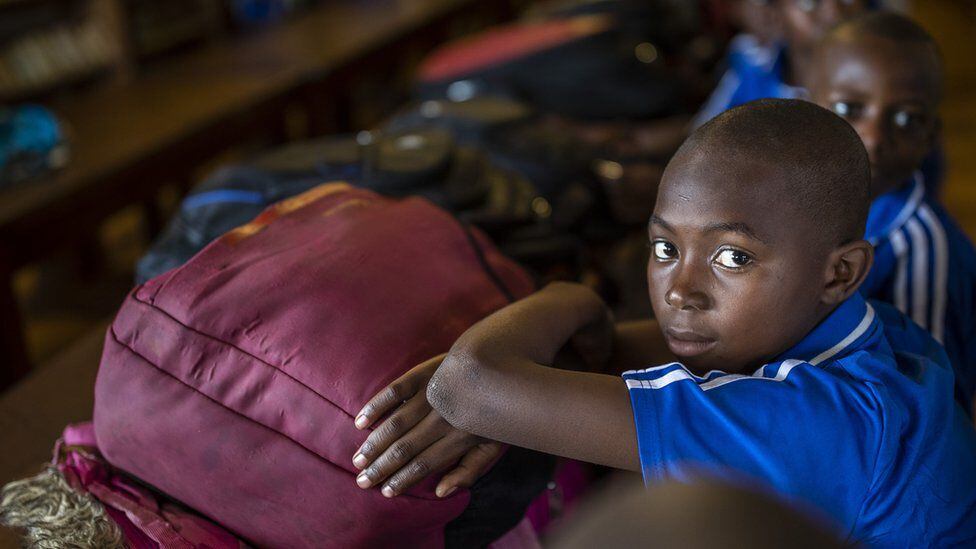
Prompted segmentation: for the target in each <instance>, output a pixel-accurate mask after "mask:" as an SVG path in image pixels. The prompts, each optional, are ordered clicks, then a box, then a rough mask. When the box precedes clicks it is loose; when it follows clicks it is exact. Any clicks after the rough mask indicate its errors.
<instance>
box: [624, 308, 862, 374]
mask: <svg viewBox="0 0 976 549" xmlns="http://www.w3.org/2000/svg"><path fill="white" fill-rule="evenodd" d="M865 306H866V310H865V312H864V316H863V317H862V318H861V322H859V323H858V325H857V326H856V327H855V328H854V329H853V330H851V332H850V333H849V334H847V336H846V337H844V339H842V340H840V341H839V342H837V344H836V345H834V346H833V347H831V348H830V349H827V350H826V351H824V352H822V353H820V354H819V355H817V356H815V357H814V358H812V359H810V360H809V361H806V362H804V361H802V360H797V359H793V358H791V359H786V360H784V361H782V362H781V363H780V366H779V369H778V370H777V371H776V376H775V377H766V366H768V364H764V365H763V366H762V367H761V368H759V369H757V370H756V371H755V372H754V373H753V374H752V375H751V376H746V375H742V374H726V375H723V376H721V377H718V378H716V379H713V380H711V381H706V382H705V383H701V384H697V385H698V387H699V388H701V390H703V391H708V390H710V389H715V388H717V387H721V386H722V385H725V384H728V383H732V382H733V381H739V380H741V379H765V380H767V381H783V380H785V379H786V377H787V376H788V375H789V373H790V372H791V371H793V369H794V368H796V367H797V366H799V365H800V364H804V363H807V364H811V365H814V366H816V365H818V364H820V363H821V362H823V361H825V360H828V359H830V358H832V357H834V356H835V355H837V353H839V352H841V351H843V350H844V349H845V348H847V347H848V346H849V345H850V344H851V343H854V342H855V341H856V340H857V339H858V338H859V337H861V336H862V335H864V333H865V332H866V331H867V330H868V328H869V327H870V326H871V322H872V321H873V320H874V308H873V307H871V305H870V304H865ZM675 365H676V366H680V367H681V368H680V369H678V370H673V371H671V372H668V373H667V374H665V375H663V376H661V377H659V378H656V379H627V380H625V381H626V383H627V388H628V389H660V388H662V387H667V386H668V385H670V384H672V383H674V382H675V381H682V380H685V379H690V380H692V381H695V380H696V379H697V380H702V379H703V378H701V377H699V376H696V375H694V374H692V373H691V372H689V371H687V370H686V369H685V368H684V366H683V365H682V364H681V363H678V362H672V363H670V364H665V365H663V366H655V367H653V368H647V369H645V370H632V371H630V372H626V373H625V374H624V375H626V374H636V373H643V372H650V371H655V370H661V369H663V368H668V367H670V366H675ZM715 371H716V370H713V371H712V372H709V374H711V373H713V372H715Z"/></svg>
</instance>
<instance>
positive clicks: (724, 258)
mask: <svg viewBox="0 0 976 549" xmlns="http://www.w3.org/2000/svg"><path fill="white" fill-rule="evenodd" d="M715 262H716V263H718V264H719V265H721V266H723V267H725V268H726V269H740V268H742V267H745V266H746V265H748V264H750V263H752V257H751V256H750V255H749V254H747V253H745V252H743V251H739V250H734V249H732V248H725V249H724V250H720V251H719V252H718V255H716V256H715Z"/></svg>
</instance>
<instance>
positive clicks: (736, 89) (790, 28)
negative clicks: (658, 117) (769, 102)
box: [692, 0, 865, 127]
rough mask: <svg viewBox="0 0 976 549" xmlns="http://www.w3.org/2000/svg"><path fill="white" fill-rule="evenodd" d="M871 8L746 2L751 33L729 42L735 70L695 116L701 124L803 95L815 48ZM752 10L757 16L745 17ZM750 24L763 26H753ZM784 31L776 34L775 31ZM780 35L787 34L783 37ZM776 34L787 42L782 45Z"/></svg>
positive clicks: (742, 7) (741, 8)
mask: <svg viewBox="0 0 976 549" xmlns="http://www.w3.org/2000/svg"><path fill="white" fill-rule="evenodd" d="M864 9H865V2H862V1H860V0H821V1H818V0H740V1H739V2H737V12H738V14H739V19H742V20H744V22H745V23H746V25H745V26H746V27H747V28H746V29H745V30H746V32H745V33H743V34H740V35H739V36H737V37H736V38H735V39H733V40H732V43H731V44H730V45H729V54H728V63H729V68H728V69H727V70H726V73H725V75H723V76H722V80H721V81H720V82H719V85H718V86H717V87H716V88H715V91H714V92H712V95H711V97H709V98H708V101H706V102H705V105H704V106H703V107H702V108H701V109H700V110H699V112H698V114H697V115H696V116H695V119H694V120H693V122H692V123H693V125H694V126H695V127H697V126H700V125H702V124H704V123H705V122H708V121H709V120H711V119H712V118H714V117H715V116H716V115H718V114H719V113H721V112H723V111H725V110H727V109H730V108H732V107H735V106H737V105H742V104H743V103H747V102H749V101H753V100H756V99H762V98H766V97H778V98H783V99H787V98H799V97H803V96H804V95H805V94H806V90H804V89H803V88H802V87H801V85H800V83H801V81H803V80H804V78H803V75H805V74H806V70H807V67H808V66H809V65H810V59H811V57H812V54H813V51H814V47H815V45H816V44H817V42H818V41H819V40H820V39H821V37H823V35H824V34H825V33H826V32H827V31H828V30H829V29H830V28H831V27H832V26H834V25H836V24H837V23H838V22H840V21H843V20H844V19H847V18H850V17H853V16H855V15H857V14H859V13H861V12H862V11H863V10H864ZM746 11H751V12H752V15H753V17H744V16H743V15H744V14H743V12H746ZM750 23H752V24H754V25H757V26H758V27H759V28H748V27H749V26H750V25H749V24H750ZM774 28H776V29H779V30H780V31H781V32H773V31H772V30H771V29H774ZM777 34H782V36H781V37H777V36H776V35H777ZM776 38H779V39H781V40H782V43H777V40H776Z"/></svg>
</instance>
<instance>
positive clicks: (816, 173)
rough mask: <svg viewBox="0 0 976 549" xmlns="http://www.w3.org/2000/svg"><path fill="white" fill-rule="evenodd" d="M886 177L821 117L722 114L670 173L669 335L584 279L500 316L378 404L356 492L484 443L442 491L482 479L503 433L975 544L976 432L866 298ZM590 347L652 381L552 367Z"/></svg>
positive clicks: (855, 531) (775, 111) (662, 262)
mask: <svg viewBox="0 0 976 549" xmlns="http://www.w3.org/2000/svg"><path fill="white" fill-rule="evenodd" d="M798 129H800V130H801V131H797V130H798ZM869 184H870V167H869V164H868V159H867V155H866V153H865V151H864V147H863V145H861V142H860V140H859V139H858V137H857V134H856V133H855V132H854V131H853V130H852V129H851V128H850V126H849V125H848V124H846V123H844V121H843V120H842V119H840V118H839V117H837V116H835V115H833V114H831V113H830V112H829V111H827V110H825V109H822V108H821V107H818V106H816V105H814V104H812V103H807V102H803V101H795V100H765V101H758V102H755V103H750V104H747V105H745V106H742V107H738V108H735V109H732V110H730V111H728V112H726V113H724V114H722V115H720V116H718V117H716V118H715V119H714V120H713V121H711V122H709V123H707V124H706V125H704V126H703V127H702V128H700V129H699V130H697V131H696V132H695V133H694V134H693V135H692V136H691V137H690V138H689V139H688V140H687V141H686V142H685V143H684V145H682V147H681V149H679V151H678V153H677V154H676V155H675V157H674V158H673V159H672V161H671V162H670V163H669V165H668V167H667V169H666V171H665V174H664V177H663V180H662V183H661V187H660V191H659V194H658V200H657V204H656V206H655V209H654V214H653V215H652V217H651V222H650V224H649V229H648V230H649V238H650V243H651V247H652V254H651V259H650V261H649V262H648V268H647V276H648V283H649V294H650V298H651V303H652V306H653V308H654V313H655V316H656V319H657V322H659V330H658V331H654V330H652V329H651V328H650V326H649V324H650V323H647V322H645V323H643V326H637V325H630V326H616V327H615V326H614V325H613V324H612V322H611V321H610V317H609V313H608V309H607V307H606V305H605V304H604V303H603V302H602V301H601V300H600V299H599V297H597V296H596V295H595V294H594V293H593V292H591V291H590V290H588V289H586V288H585V287H582V286H578V285H572V284H560V285H554V286H549V287H547V288H545V289H543V290H542V291H540V292H538V293H536V294H534V295H533V296H530V297H529V298H527V299H525V300H522V301H519V302H516V303H515V304H513V305H511V306H509V307H506V308H504V309H502V310H500V311H498V312H497V313H495V314H493V315H491V316H489V317H488V318H486V319H484V320H483V321H481V322H479V323H478V324H476V325H475V326H473V327H472V328H471V329H469V330H468V331H467V332H465V334H464V335H462V336H461V338H460V339H459V340H458V341H457V342H456V343H455V345H454V346H453V348H452V349H451V351H450V352H449V353H448V354H447V356H446V358H443V361H441V360H439V359H437V360H432V361H429V362H427V363H424V364H422V365H421V366H418V367H417V368H415V369H414V370H412V371H411V372H410V373H408V374H407V375H406V376H405V377H404V378H401V379H400V380H398V381H397V382H395V383H394V384H392V385H391V386H390V387H389V388H388V390H386V391H384V392H382V393H380V395H377V397H376V398H374V399H373V400H372V401H371V402H369V403H368V404H367V405H366V407H365V408H364V410H363V412H362V413H361V414H360V416H358V417H357V419H356V424H357V426H360V427H361V428H364V427H367V426H369V425H370V424H372V423H373V422H374V421H376V420H377V419H378V418H379V417H380V416H381V415H382V414H383V413H385V412H386V411H388V410H389V409H392V408H394V407H395V406H396V405H397V404H399V403H400V402H404V404H403V405H402V406H400V407H399V408H397V409H396V410H395V411H393V413H392V414H391V415H390V416H389V418H387V419H386V420H385V421H384V422H383V423H382V424H380V425H378V426H377V427H376V429H375V430H374V431H373V433H372V434H371V435H370V436H369V438H368V439H367V441H366V443H365V444H364V445H363V447H361V448H360V449H359V451H358V452H357V454H356V456H355V457H354V460H353V463H354V464H355V465H356V466H357V467H358V468H360V469H362V470H363V472H362V474H361V475H360V477H359V478H358V483H359V484H360V486H362V487H370V486H382V491H383V493H384V495H387V496H389V497H393V496H395V495H396V494H399V493H401V492H403V491H404V490H405V489H406V488H407V487H409V486H410V485H411V484H412V483H414V482H416V481H417V480H418V479H419V478H422V477H425V476H427V475H428V474H430V473H431V472H434V471H439V470H442V469H444V468H446V467H447V466H449V465H450V464H451V463H452V462H454V461H455V460H456V459H457V458H458V457H460V456H461V455H465V453H466V452H468V451H469V450H470V449H472V448H474V452H473V453H468V454H466V455H465V457H464V459H463V460H462V462H461V465H460V468H461V470H462V471H461V472H460V473H459V472H458V471H454V472H452V473H450V474H449V475H448V476H447V477H445V478H444V479H443V480H442V485H441V486H440V487H439V490H438V493H439V494H441V495H445V496H447V495H450V494H451V493H452V491H453V489H454V488H453V487H454V486H456V485H465V484H466V483H468V482H470V481H471V479H472V478H475V477H477V475H478V473H479V472H480V471H481V470H483V469H484V467H485V466H487V463H488V461H489V460H488V459H487V458H484V456H490V455H491V454H492V452H493V451H492V449H491V448H492V445H493V444H494V443H489V442H486V440H493V441H502V442H506V443H509V444H514V445H518V446H524V447H527V448H532V449H535V450H539V451H543V452H548V453H552V454H556V455H561V456H565V457H571V458H575V459H580V460H584V461H589V462H593V463H599V464H604V465H608V466H611V467H618V468H623V469H630V470H640V471H642V472H643V474H644V477H645V479H646V481H647V482H649V483H650V482H655V481H657V480H658V479H661V478H663V477H672V478H675V477H676V478H679V479H680V478H683V477H685V476H687V475H692V474H695V473H696V472H706V473H713V474H717V475H722V476H733V477H736V478H739V479H746V480H747V481H752V482H756V483H759V484H762V485H766V486H769V487H772V488H773V489H775V491H776V492H778V493H779V494H782V495H784V496H785V497H787V498H790V499H791V500H793V501H796V502H800V503H802V504H806V505H813V506H815V507H816V508H818V509H819V510H821V511H822V512H824V513H826V515H827V516H829V517H831V518H832V519H833V520H834V521H835V522H836V524H837V526H838V528H839V529H840V531H841V532H843V534H844V535H846V536H847V538H848V539H849V540H850V541H853V542H861V543H866V544H871V545H879V546H901V545H904V546H923V545H938V546H957V545H971V544H973V543H976V513H973V512H972V511H973V509H974V508H976V431H974V430H973V428H972V426H971V425H969V423H968V421H967V420H966V418H965V415H964V414H963V412H962V411H961V409H960V408H959V406H958V405H957V404H956V403H955V402H954V401H953V399H952V398H951V391H952V382H953V379H952V371H951V369H950V368H949V367H948V365H947V364H946V361H945V355H944V353H942V352H941V351H940V350H939V346H938V345H936V344H935V343H932V340H931V338H929V337H928V336H927V335H926V334H925V333H924V332H922V331H921V329H920V328H918V327H917V326H915V325H913V324H911V323H910V322H907V321H904V319H903V317H902V316H901V315H900V313H897V312H896V311H892V310H890V309H887V308H886V306H885V305H883V304H881V305H879V306H878V307H879V308H880V309H879V308H876V307H875V306H873V305H871V304H869V303H868V302H866V301H865V300H864V298H863V297H861V295H860V294H859V293H858V287H859V286H860V284H861V283H862V282H863V280H864V278H865V277H866V276H867V273H868V270H869V269H870V266H871V261H872V256H873V247H872V246H871V245H870V244H869V243H868V242H866V241H865V240H863V239H862V238H861V235H863V234H864V227H865V220H866V218H867V210H868V204H869V199H868V192H869V190H868V187H869ZM879 311H880V312H879ZM879 317H884V318H886V319H888V320H889V323H888V324H884V323H882V320H881V318H879ZM892 319H894V321H892ZM886 331H889V333H888V334H886ZM601 336H602V337H601ZM574 337H576V338H583V339H582V341H588V342H589V345H585V346H583V347H582V348H586V349H589V350H590V352H589V353H587V354H588V355H589V356H600V355H601V354H602V355H603V356H606V353H600V352H595V351H594V350H599V349H604V350H606V349H607V348H608V347H609V343H610V342H611V341H612V343H613V348H612V354H611V355H610V359H609V360H608V361H607V362H606V364H607V365H609V367H607V368H604V369H603V371H612V370H614V369H616V370H621V369H626V368H632V367H634V366H635V365H637V367H638V368H642V369H635V370H632V371H628V372H626V373H624V374H623V380H621V379H620V378H619V377H617V376H613V375H606V374H602V373H587V372H578V371H566V370H560V369H557V368H554V367H551V365H552V364H553V363H554V359H555V357H556V354H557V351H559V350H560V349H561V348H563V347H564V346H565V345H566V344H567V342H569V341H570V340H571V339H572V338H574ZM594 342H596V343H597V344H596V345H594ZM926 342H928V343H926ZM909 344H910V345H911V346H912V348H911V349H907V348H905V347H904V345H909ZM909 351H910V352H909ZM925 353H931V354H932V357H931V358H929V357H926V356H924V354H925ZM668 355H670V356H671V357H672V360H673V359H674V358H677V359H678V360H679V361H680V362H677V361H675V362H667V360H668V359H667V358H665V357H666V356H668ZM662 359H664V360H662ZM593 362H595V363H598V362H601V361H593ZM662 363H663V365H661V366H657V367H651V368H648V367H647V366H648V365H652V364H662ZM431 376H432V377H431ZM428 380H429V383H428ZM424 388H426V399H425V398H424V397H425V394H424ZM427 400H429V402H430V405H428V404H427ZM430 406H433V410H431V408H430ZM483 458H484V459H483ZM704 520H706V521H707V519H704Z"/></svg>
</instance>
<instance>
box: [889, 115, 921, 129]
mask: <svg viewBox="0 0 976 549" xmlns="http://www.w3.org/2000/svg"><path fill="white" fill-rule="evenodd" d="M892 121H893V122H894V124H895V127H896V128H898V129H901V130H904V129H907V128H910V127H911V126H914V125H916V124H918V123H919V121H920V117H919V116H918V115H915V114H913V113H910V112H908V111H898V112H896V113H895V114H894V116H893V117H892Z"/></svg>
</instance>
